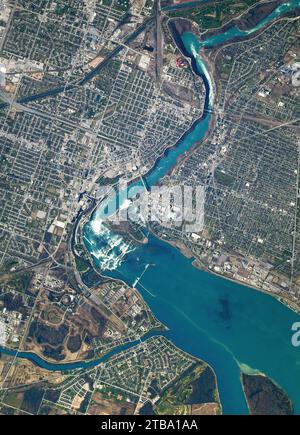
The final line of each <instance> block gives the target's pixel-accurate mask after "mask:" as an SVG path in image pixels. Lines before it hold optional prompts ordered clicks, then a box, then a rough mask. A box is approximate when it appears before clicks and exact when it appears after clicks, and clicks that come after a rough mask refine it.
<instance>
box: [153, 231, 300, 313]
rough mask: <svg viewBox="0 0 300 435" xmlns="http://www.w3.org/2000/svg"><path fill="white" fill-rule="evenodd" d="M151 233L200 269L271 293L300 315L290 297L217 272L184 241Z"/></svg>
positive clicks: (270, 294) (297, 307) (262, 291)
mask: <svg viewBox="0 0 300 435" xmlns="http://www.w3.org/2000/svg"><path fill="white" fill-rule="evenodd" d="M151 233H152V234H153V235H154V236H155V237H157V238H158V239H160V240H161V241H163V242H166V243H168V244H169V245H171V246H173V248H175V249H178V250H179V251H180V252H181V254H182V255H184V256H185V257H186V258H188V259H190V260H193V261H192V265H193V266H194V267H195V268H196V269H199V270H202V271H203V272H206V273H211V274H212V275H214V276H217V277H219V278H222V279H226V280H227V281H231V282H232V283H234V284H241V285H243V286H244V287H247V288H250V289H251V290H255V291H258V292H261V293H264V294H266V295H269V296H270V297H272V298H274V299H276V300H277V301H278V302H279V303H281V304H282V305H284V306H285V307H286V308H288V309H290V310H291V311H293V312H294V313H295V314H298V315H300V307H299V306H298V305H297V304H296V303H295V302H292V301H291V300H290V299H288V298H287V297H284V296H282V295H277V294H276V293H273V292H269V291H267V290H265V289H263V288H260V287H258V286H254V285H252V284H248V283H246V282H244V281H240V280H238V279H234V278H230V277H229V276H226V275H223V274H221V273H217V272H215V271H214V270H212V269H209V268H208V267H206V266H202V265H201V262H200V260H199V259H198V258H197V257H196V256H195V254H193V253H192V251H191V250H190V249H189V248H188V247H187V246H185V245H184V243H183V242H172V241H169V240H167V239H163V238H161V237H159V236H158V235H156V234H155V233H154V232H153V231H151Z"/></svg>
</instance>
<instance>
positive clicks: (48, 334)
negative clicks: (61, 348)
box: [35, 324, 69, 346]
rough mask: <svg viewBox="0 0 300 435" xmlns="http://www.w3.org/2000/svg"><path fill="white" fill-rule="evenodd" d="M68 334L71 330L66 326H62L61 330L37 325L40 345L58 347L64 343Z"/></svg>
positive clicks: (37, 339)
mask: <svg viewBox="0 0 300 435" xmlns="http://www.w3.org/2000/svg"><path fill="white" fill-rule="evenodd" d="M68 332H69V328H68V327H67V326H66V325H61V326H60V327H59V328H51V327H50V326H47V325H42V324H37V328H36V331H35V337H36V341H37V343H39V344H50V345H51V346H58V345H60V344H62V343H63V342H64V340H65V338H66V336H67V334H68Z"/></svg>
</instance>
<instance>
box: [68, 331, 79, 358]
mask: <svg viewBox="0 0 300 435" xmlns="http://www.w3.org/2000/svg"><path fill="white" fill-rule="evenodd" d="M81 344H82V341H81V337H80V335H79V334H77V335H73V336H71V337H69V338H68V341H67V348H68V349H69V351H70V352H72V353H75V352H78V351H79V349H80V348H81Z"/></svg>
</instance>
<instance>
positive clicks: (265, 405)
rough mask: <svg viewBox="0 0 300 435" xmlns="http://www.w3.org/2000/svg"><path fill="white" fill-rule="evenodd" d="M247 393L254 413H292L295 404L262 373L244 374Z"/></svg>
mask: <svg viewBox="0 0 300 435" xmlns="http://www.w3.org/2000/svg"><path fill="white" fill-rule="evenodd" d="M242 382H243V385H244V390H245V395H246V398H247V402H248V406H249V409H250V413H251V414H252V415H292V414H293V413H294V410H293V405H292V402H291V401H290V399H289V398H288V396H287V395H286V393H285V392H284V391H283V390H281V389H280V388H279V387H278V386H277V385H275V384H274V382H273V381H272V380H271V379H269V378H267V377H266V376H262V375H245V374H242Z"/></svg>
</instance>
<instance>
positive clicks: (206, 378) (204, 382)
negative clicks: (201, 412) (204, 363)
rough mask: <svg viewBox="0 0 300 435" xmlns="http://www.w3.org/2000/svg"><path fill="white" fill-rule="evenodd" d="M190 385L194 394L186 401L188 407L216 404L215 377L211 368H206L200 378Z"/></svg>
mask: <svg viewBox="0 0 300 435" xmlns="http://www.w3.org/2000/svg"><path fill="white" fill-rule="evenodd" d="M190 385H191V387H192V392H191V394H190V396H189V397H188V399H187V401H186V403H187V404H188V405H193V404H196V403H211V402H215V397H214V393H215V389H216V385H215V377H214V374H213V371H212V369H211V368H210V367H206V368H205V369H204V370H203V372H202V373H201V375H200V377H198V378H197V379H195V380H194V381H192V382H191V384H190Z"/></svg>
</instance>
